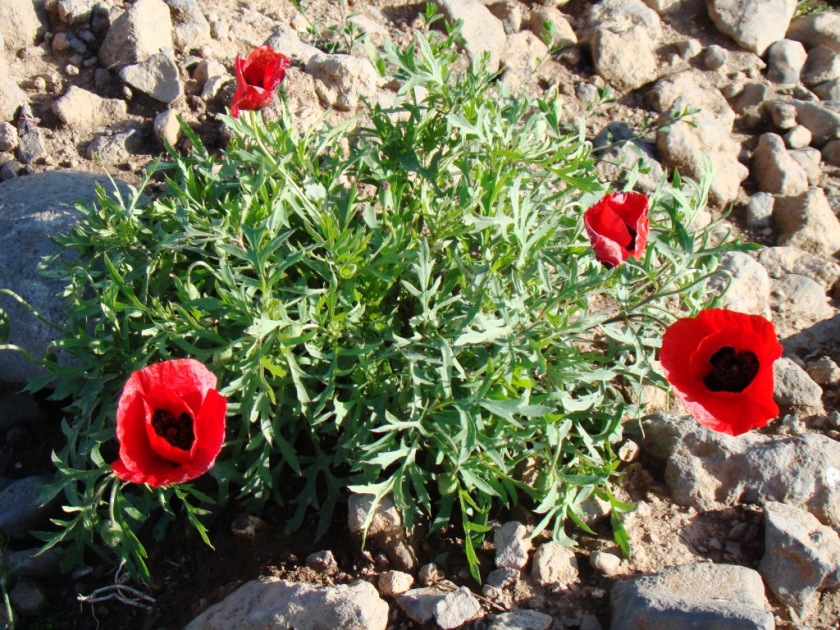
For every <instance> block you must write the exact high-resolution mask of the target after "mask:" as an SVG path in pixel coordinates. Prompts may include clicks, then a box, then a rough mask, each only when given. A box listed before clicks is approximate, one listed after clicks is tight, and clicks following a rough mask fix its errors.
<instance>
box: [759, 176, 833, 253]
mask: <svg viewBox="0 0 840 630" xmlns="http://www.w3.org/2000/svg"><path fill="white" fill-rule="evenodd" d="M773 218H774V221H775V223H776V225H777V226H778V227H779V230H780V234H779V240H778V243H777V244H778V245H790V246H792V247H798V248H799V249H802V250H805V251H806V252H811V253H812V254H818V255H824V256H828V257H830V256H833V255H834V254H835V253H836V252H837V251H838V250H840V220H838V218H837V216H836V215H835V214H834V213H833V212H832V211H831V206H830V205H829V204H828V199H826V196H825V192H824V191H823V189H822V188H810V189H809V190H808V191H807V192H805V193H804V194H803V195H800V196H798V197H792V198H789V199H779V200H777V202H776V205H775V207H774V209H773Z"/></svg>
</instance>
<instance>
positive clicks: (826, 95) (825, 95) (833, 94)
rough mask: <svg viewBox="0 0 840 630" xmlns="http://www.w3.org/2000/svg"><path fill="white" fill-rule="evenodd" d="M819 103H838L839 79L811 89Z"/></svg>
mask: <svg viewBox="0 0 840 630" xmlns="http://www.w3.org/2000/svg"><path fill="white" fill-rule="evenodd" d="M811 89H812V90H813V91H814V94H816V95H817V96H819V97H820V100H821V101H840V79H833V80H831V81H826V82H825V83H820V84H819V85H815V86H813V87H812V88H811Z"/></svg>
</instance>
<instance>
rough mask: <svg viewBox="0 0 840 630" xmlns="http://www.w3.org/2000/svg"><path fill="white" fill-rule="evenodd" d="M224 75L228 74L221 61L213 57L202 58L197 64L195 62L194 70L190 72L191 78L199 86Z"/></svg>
mask: <svg viewBox="0 0 840 630" xmlns="http://www.w3.org/2000/svg"><path fill="white" fill-rule="evenodd" d="M225 75H227V76H230V75H228V71H227V69H226V68H225V66H224V65H223V64H222V63H220V62H218V61H216V60H215V59H202V60H201V61H200V62H199V63H198V64H196V66H195V70H193V73H192V78H193V80H194V81H195V82H196V83H198V84H199V85H200V86H203V85H204V84H205V83H207V81H209V80H210V79H212V78H214V77H222V76H225Z"/></svg>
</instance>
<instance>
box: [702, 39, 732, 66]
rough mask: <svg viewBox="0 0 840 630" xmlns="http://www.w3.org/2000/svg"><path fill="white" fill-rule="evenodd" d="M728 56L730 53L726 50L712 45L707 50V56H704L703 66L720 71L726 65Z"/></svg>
mask: <svg viewBox="0 0 840 630" xmlns="http://www.w3.org/2000/svg"><path fill="white" fill-rule="evenodd" d="M728 55H729V53H727V52H726V49H725V48H723V47H721V46H718V45H717V44H712V45H711V46H709V47H708V48H707V49H706V54H705V55H704V56H703V65H705V66H706V67H707V68H708V69H709V70H719V69H720V68H722V67H723V66H725V65H726V61H727V58H728Z"/></svg>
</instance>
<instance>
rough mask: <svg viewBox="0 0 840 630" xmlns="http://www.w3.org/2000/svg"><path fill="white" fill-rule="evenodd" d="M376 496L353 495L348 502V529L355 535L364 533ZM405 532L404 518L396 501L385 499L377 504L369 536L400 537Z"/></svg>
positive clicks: (369, 528)
mask: <svg viewBox="0 0 840 630" xmlns="http://www.w3.org/2000/svg"><path fill="white" fill-rule="evenodd" d="M374 498H375V496H374V495H372V494H355V493H354V494H351V495H350V497H349V498H348V500H347V509H348V514H347V527H348V528H349V529H350V531H351V532H353V533H355V534H360V533H362V529H363V525H364V522H365V519H366V518H367V516H368V514H369V513H370V510H371V507H372V506H373V500H374ZM402 531H403V524H402V517H401V516H400V513H399V511H398V510H397V506H395V505H394V500H393V499H392V498H391V497H390V496H386V497H383V498H382V500H381V501H380V502H379V503H378V504H377V506H376V511H375V512H374V515H373V517H372V520H371V522H370V526H369V527H368V530H367V535H368V536H377V535H382V534H384V535H386V536H398V535H399V534H401V533H402Z"/></svg>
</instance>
